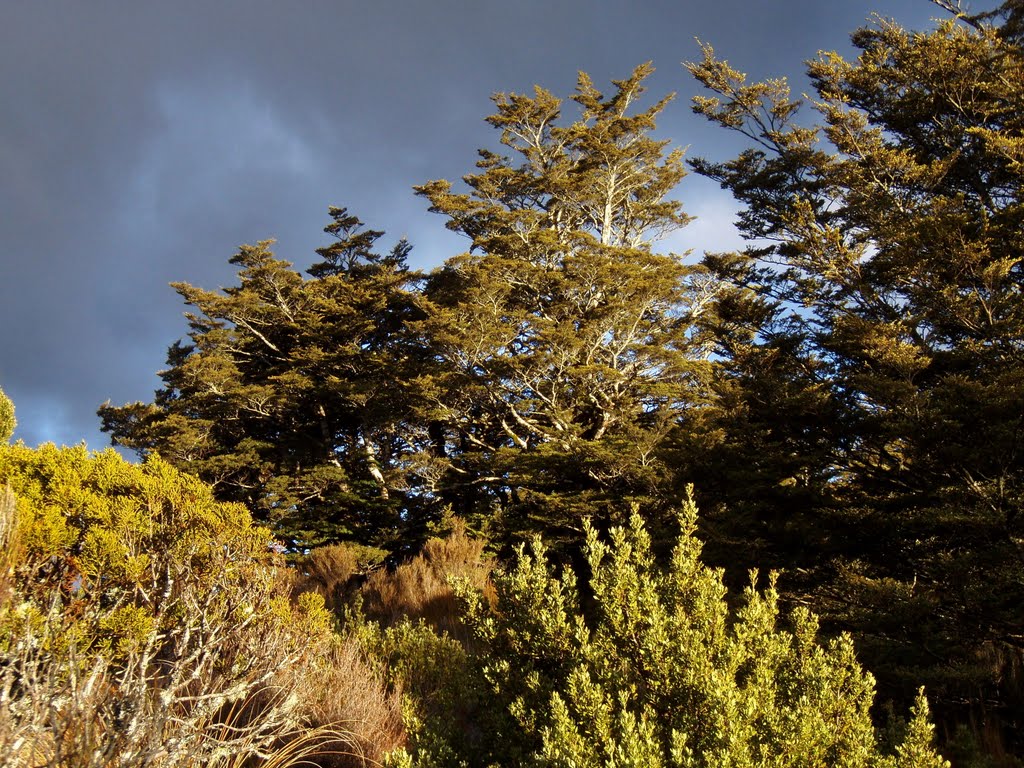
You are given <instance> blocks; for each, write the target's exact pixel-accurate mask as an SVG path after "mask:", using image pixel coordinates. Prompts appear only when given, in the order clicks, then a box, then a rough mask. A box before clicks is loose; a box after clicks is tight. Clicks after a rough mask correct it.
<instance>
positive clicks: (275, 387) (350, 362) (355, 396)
mask: <svg viewBox="0 0 1024 768" xmlns="http://www.w3.org/2000/svg"><path fill="white" fill-rule="evenodd" d="M331 216H332V219H333V221H332V223H331V224H330V225H328V226H327V228H326V231H327V232H328V233H329V234H330V235H331V236H332V237H333V238H335V242H334V243H332V244H331V245H329V246H326V247H324V248H321V249H320V250H319V251H318V253H319V254H320V256H321V257H322V259H323V260H322V261H321V262H319V263H317V264H315V265H314V266H313V267H311V268H310V270H309V273H310V274H311V275H312V277H311V278H304V277H303V276H302V275H301V274H300V273H298V272H296V271H295V270H293V269H291V266H290V264H289V263H288V262H285V261H281V260H279V259H276V258H274V256H273V254H272V253H271V251H270V243H269V242H263V243H259V244H257V245H255V246H244V247H243V248H242V249H241V250H240V251H239V252H238V254H236V255H235V256H234V257H233V258H232V259H231V263H232V264H235V265H236V266H237V267H238V268H239V274H238V277H239V285H237V286H234V287H231V288H228V289H226V290H225V291H223V292H215V291H207V290H203V289H200V288H196V287H194V286H192V285H189V284H187V283H177V284H175V286H174V287H175V288H176V289H177V291H178V292H179V293H180V294H181V295H182V297H183V298H184V299H185V301H186V302H187V303H188V304H189V305H190V306H191V307H193V308H195V311H194V312H193V313H191V314H189V315H188V317H189V322H190V325H191V332H190V334H189V337H190V342H189V343H187V344H185V343H181V342H178V343H176V344H174V345H173V346H172V347H171V349H170V352H169V354H168V368H167V370H166V371H164V372H163V373H162V374H161V376H162V378H163V380H164V387H163V388H162V389H161V390H159V391H158V392H157V393H156V397H155V400H154V402H153V403H149V404H144V403H135V404H129V405H125V406H122V407H112V406H110V405H105V406H103V407H102V408H101V409H100V415H101V416H102V418H103V429H104V430H105V431H108V432H110V433H111V435H112V437H113V440H114V442H115V444H118V445H123V446H126V447H129V448H132V449H135V450H136V451H138V452H139V453H140V454H141V455H143V456H145V455H149V454H150V453H153V452H158V453H160V455H161V456H163V457H164V458H165V459H166V460H167V461H169V462H171V463H172V464H174V465H175V466H177V467H179V468H182V469H187V470H188V471H189V472H192V473H194V474H196V475H198V476H199V477H201V478H203V479H204V480H206V481H207V482H209V483H211V484H212V485H213V486H214V488H215V490H216V494H217V497H218V498H220V499H223V500H230V501H240V502H243V503H245V504H246V506H247V507H248V508H249V509H250V510H251V511H252V512H253V514H254V515H256V517H257V518H258V519H260V520H261V521H263V522H267V523H270V524H271V525H272V526H273V528H274V530H275V534H276V535H278V536H279V537H280V538H283V539H286V540H288V541H289V542H290V543H292V544H293V545H295V546H300V545H301V546H311V545H316V544H320V543H324V542H331V541H338V540H342V539H346V540H353V541H357V542H361V543H364V544H377V545H384V546H395V545H396V543H397V540H398V538H399V536H400V534H401V532H402V530H403V528H405V527H408V526H404V525H403V520H405V521H406V523H411V524H414V526H413V527H415V525H418V524H420V521H419V515H418V514H417V511H416V509H415V508H413V507H414V504H415V502H414V500H413V497H412V495H411V494H410V488H411V487H412V486H413V485H415V483H416V480H415V478H414V477H410V476H409V463H410V456H411V455H413V454H415V453H417V452H418V451H419V446H418V437H417V434H416V428H415V427H407V422H408V420H409V419H410V418H411V415H412V413H413V411H414V405H415V393H414V391H413V389H412V386H411V380H412V378H413V376H414V374H413V372H412V371H411V370H410V365H411V364H412V362H413V359H414V358H416V357H417V356H418V354H417V352H416V349H415V348H414V345H413V340H412V339H411V337H410V335H409V333H408V332H407V330H406V324H407V322H408V321H409V320H411V319H415V318H416V317H417V316H418V311H417V309H416V307H415V302H414V299H413V295H412V293H411V292H410V289H411V287H412V286H414V285H415V284H416V283H417V281H418V279H419V277H418V276H417V274H416V273H414V272H410V271H409V270H408V269H407V266H406V261H405V260H406V256H407V255H408V252H409V246H408V245H407V244H406V243H405V242H404V241H403V242H400V243H399V244H398V245H396V246H395V248H394V249H392V251H391V252H390V253H388V254H386V255H380V254H377V253H375V252H374V251H373V250H372V247H373V244H374V242H375V241H376V240H377V239H378V238H379V237H380V236H381V235H382V233H381V232H377V231H374V230H364V229H362V223H361V222H360V221H359V219H358V218H356V217H355V216H352V215H350V214H349V213H348V212H347V211H346V210H345V209H343V208H332V209H331Z"/></svg>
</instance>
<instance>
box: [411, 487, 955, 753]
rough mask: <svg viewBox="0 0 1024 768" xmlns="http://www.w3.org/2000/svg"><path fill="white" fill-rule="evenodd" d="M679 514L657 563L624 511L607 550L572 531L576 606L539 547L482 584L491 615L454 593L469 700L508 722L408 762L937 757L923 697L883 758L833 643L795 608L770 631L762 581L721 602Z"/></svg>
mask: <svg viewBox="0 0 1024 768" xmlns="http://www.w3.org/2000/svg"><path fill="white" fill-rule="evenodd" d="M680 519H681V522H682V525H683V532H682V535H681V536H680V538H679V540H678V543H677V546H676V549H675V551H674V553H673V556H672V559H671V563H670V566H669V568H668V569H667V570H662V569H660V568H658V567H657V566H656V565H655V562H654V560H655V558H654V556H653V554H652V552H651V541H650V537H649V535H648V533H647V532H646V530H645V528H644V525H643V523H642V521H641V519H640V517H639V515H636V514H634V515H633V517H632V519H631V521H630V525H629V527H628V528H619V527H616V528H613V529H612V530H611V531H610V534H609V535H610V541H609V542H607V543H606V542H605V541H603V540H602V539H601V537H599V535H598V534H597V532H596V531H595V530H594V529H593V528H590V527H588V528H587V547H586V554H587V561H588V568H589V570H590V573H591V578H590V590H591V594H590V595H589V597H588V599H587V602H588V604H589V605H590V608H589V609H588V610H587V611H584V610H583V609H582V608H581V602H582V601H583V599H584V598H583V597H582V596H581V592H580V589H579V588H578V586H577V583H576V576H575V573H574V572H573V571H572V570H571V569H565V570H564V571H563V572H562V575H561V576H555V575H554V574H553V573H552V569H551V566H550V565H549V563H548V562H547V552H546V550H545V547H544V546H543V545H542V544H541V543H540V542H539V541H536V542H535V543H534V545H533V547H532V550H531V551H530V552H529V553H527V552H526V551H524V550H521V551H520V553H519V557H518V559H517V562H516V564H515V566H514V567H513V568H512V570H511V571H509V572H508V573H507V574H506V575H504V576H502V577H499V578H498V579H497V580H496V588H497V592H498V604H497V607H496V608H495V609H493V610H491V609H489V608H487V607H486V606H485V604H484V603H483V602H482V601H481V600H480V599H479V598H476V599H473V598H472V595H468V597H470V603H469V605H470V608H469V617H470V621H471V622H472V623H473V624H474V626H475V627H476V629H477V632H478V640H479V642H480V643H481V644H482V645H481V648H480V649H479V651H478V653H477V654H476V658H477V661H478V664H479V665H480V669H481V670H482V673H483V675H484V677H485V678H486V680H487V683H488V684H489V686H490V689H491V694H492V695H491V697H490V699H489V700H486V702H484V706H487V707H489V708H491V710H492V711H494V710H495V709H496V710H497V714H505V715H510V716H511V719H512V722H511V723H508V724H506V728H508V727H509V726H512V727H511V730H505V731H502V732H500V733H492V734H490V736H491V739H492V741H491V742H490V743H489V744H487V745H484V746H485V747H487V748H485V749H483V750H478V751H476V752H473V753H470V754H465V753H463V754H458V753H457V752H455V753H453V751H452V750H453V744H452V742H451V741H450V740H442V744H443V747H444V749H442V750H440V751H438V750H436V749H434V747H435V746H436V744H435V742H434V741H430V740H425V741H421V742H418V743H417V747H418V749H419V751H420V753H422V754H415V755H414V757H415V758H417V759H422V764H423V765H458V764H460V762H459V761H460V760H461V761H462V763H461V764H466V765H484V764H494V765H544V766H566V767H567V768H568V766H575V767H576V768H584V767H585V766H612V765H631V766H723V765H734V766H769V765H770V766H794V767H796V766H808V765H843V766H908V767H909V766H915V768H924V766H934V767H935V768H940V767H941V766H946V765H948V764H947V763H946V762H945V761H944V760H942V759H941V758H940V757H939V756H938V755H937V754H936V753H935V751H934V750H933V749H932V747H931V746H930V744H931V739H932V733H931V726H930V724H929V723H928V711H927V704H926V703H925V701H924V699H923V697H921V698H920V699H919V702H918V705H917V708H916V710H915V712H914V716H913V719H912V721H911V723H910V725H909V727H908V728H907V729H906V733H905V736H904V738H902V739H901V740H899V742H898V744H897V745H896V747H895V749H894V754H892V755H885V754H883V753H882V750H881V748H880V747H879V745H878V742H877V739H876V734H875V730H874V727H873V725H872V721H871V717H870V714H869V708H870V706H871V703H872V699H873V693H874V691H873V680H872V678H871V676H870V675H869V674H868V673H866V672H865V671H864V670H863V669H862V668H861V667H860V665H859V664H858V663H857V661H856V659H855V658H854V652H853V645H852V642H851V640H850V639H849V637H846V636H842V637H840V638H838V639H836V640H833V641H830V642H828V643H826V644H824V645H823V644H820V643H819V642H818V641H817V638H816V632H817V621H816V620H815V618H814V617H813V616H812V615H811V614H810V613H809V612H807V611H806V610H802V609H801V610H797V611H796V612H794V614H793V616H792V619H791V622H790V628H789V629H785V628H783V627H782V626H781V624H782V621H781V619H780V614H779V607H778V595H777V593H776V591H775V588H774V580H772V582H771V584H770V585H769V587H768V589H767V590H765V591H763V592H762V591H758V590H757V589H756V588H755V586H754V585H753V583H752V585H751V586H750V587H749V588H748V589H747V591H746V593H745V596H744V601H743V605H742V607H740V608H739V609H738V610H736V611H731V610H730V608H729V606H728V602H727V599H726V598H727V595H726V590H725V588H724V586H723V585H722V579H721V572H720V571H716V570H712V569H709V568H707V567H705V566H704V565H702V564H701V562H700V560H699V556H700V550H701V545H700V543H699V541H698V540H697V539H696V538H694V536H693V533H694V530H695V526H696V508H695V506H694V504H693V502H692V501H689V502H687V504H686V505H685V506H684V508H683V511H682V514H681V516H680ZM752 581H756V574H755V575H754V578H753V579H752ZM493 716H494V715H492V717H493ZM492 722H496V720H494V721H492ZM432 750H433V751H432Z"/></svg>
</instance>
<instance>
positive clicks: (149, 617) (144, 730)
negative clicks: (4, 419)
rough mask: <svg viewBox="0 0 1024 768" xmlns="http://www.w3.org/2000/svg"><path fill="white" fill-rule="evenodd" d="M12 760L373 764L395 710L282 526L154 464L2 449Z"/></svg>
mask: <svg viewBox="0 0 1024 768" xmlns="http://www.w3.org/2000/svg"><path fill="white" fill-rule="evenodd" d="M0 483H3V484H6V485H7V486H8V490H7V491H6V492H5V494H4V496H3V497H2V501H0V553H2V554H0V557H2V558H3V559H2V563H0V564H2V571H0V590H2V594H0V597H2V602H0V762H2V763H3V764H4V765H8V766H12V768H20V767H21V766H25V768H28V766H33V767H35V766H74V767H75V768H91V767H92V766H95V767H96V768H100V766H103V767H104V768H108V767H110V766H125V767H126V768H127V766H143V765H145V766H155V767H157V768H176V767H177V766H241V765H243V764H249V763H248V762H247V761H251V760H253V759H259V760H261V761H263V762H261V764H264V765H267V764H269V765H282V766H284V765H298V764H303V765H308V764H309V763H308V762H302V761H304V760H310V759H314V756H317V757H315V759H316V760H317V763H318V764H321V765H328V764H334V765H367V764H373V763H375V762H376V761H377V760H378V759H379V758H380V757H382V755H383V753H384V752H385V751H387V750H389V749H391V748H393V747H394V746H396V745H398V744H400V743H401V742H402V740H403V738H404V733H403V731H402V727H401V724H400V722H399V711H400V710H399V705H398V701H397V697H396V695H394V694H388V693H387V692H386V690H385V688H384V686H383V683H382V681H381V680H380V679H379V678H378V676H377V675H376V674H375V673H374V672H373V671H372V670H371V669H370V667H369V665H368V664H367V663H366V662H365V660H364V659H363V657H362V652H361V650H360V649H359V648H358V646H357V645H356V644H355V641H354V640H353V639H351V638H350V639H347V640H346V639H343V638H340V637H338V636H337V635H336V634H335V633H334V631H333V628H332V621H333V619H332V616H331V615H330V613H329V612H328V611H327V610H326V609H325V608H324V603H323V599H322V597H321V596H319V595H316V594H312V593H309V594H304V595H301V596H299V597H298V599H297V600H294V601H293V600H291V599H289V596H288V595H287V594H282V593H281V589H280V578H279V575H280V573H281V569H282V568H283V563H282V562H280V561H279V559H278V558H277V556H276V555H275V554H274V552H273V550H274V547H273V546H272V544H273V542H272V541H271V539H270V537H269V534H268V533H267V532H266V531H265V530H263V529H261V528H259V527H257V526H254V525H253V524H252V521H251V520H250V517H249V515H248V513H247V512H246V511H245V510H244V508H242V507H241V506H239V505H233V504H222V503H219V502H216V501H215V500H214V499H213V497H212V495H211V492H210V489H209V488H208V487H207V486H205V485H204V484H202V483H201V482H199V481H198V480H195V479H194V478H191V477H189V476H187V475H184V474H182V473H180V472H178V471H176V470H174V469H173V468H172V467H170V466H169V465H167V464H166V463H164V462H162V461H161V460H160V459H158V458H155V457H153V458H150V459H148V460H147V461H146V462H145V464H143V465H141V466H138V465H131V464H128V463H127V462H125V461H124V460H122V459H121V458H120V457H119V456H118V455H117V454H116V453H114V452H112V451H111V452H106V453H102V454H89V453H88V452H87V451H86V450H85V449H84V448H55V447H53V446H43V447H42V448H40V449H38V450H31V449H28V448H25V447H24V446H20V445H17V446H12V447H6V446H4V447H0Z"/></svg>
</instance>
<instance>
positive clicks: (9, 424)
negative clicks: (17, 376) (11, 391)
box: [0, 389, 18, 443]
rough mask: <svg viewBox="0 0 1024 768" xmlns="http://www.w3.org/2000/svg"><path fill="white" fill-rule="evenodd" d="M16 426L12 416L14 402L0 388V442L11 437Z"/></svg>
mask: <svg viewBox="0 0 1024 768" xmlns="http://www.w3.org/2000/svg"><path fill="white" fill-rule="evenodd" d="M16 426H18V422H17V421H16V420H15V418H14V403H12V402H11V398H9V397H8V396H7V395H6V393H5V392H4V391H3V390H2V389H0V443H6V442H8V441H9V440H10V439H11V435H13V434H14V428H15V427H16Z"/></svg>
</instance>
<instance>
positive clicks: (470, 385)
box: [417, 65, 704, 538]
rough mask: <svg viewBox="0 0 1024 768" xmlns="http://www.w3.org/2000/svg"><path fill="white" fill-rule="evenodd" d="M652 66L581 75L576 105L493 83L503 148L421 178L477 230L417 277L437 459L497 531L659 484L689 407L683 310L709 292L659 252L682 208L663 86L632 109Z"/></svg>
mask: <svg viewBox="0 0 1024 768" xmlns="http://www.w3.org/2000/svg"><path fill="white" fill-rule="evenodd" d="M651 71H652V68H651V67H650V65H643V66H640V67H638V68H637V69H636V70H635V71H634V72H633V74H632V75H631V76H630V77H629V78H628V79H626V80H622V81H616V82H615V83H614V86H615V89H614V92H613V93H612V94H611V95H610V96H606V95H604V94H602V93H601V92H599V91H598V90H597V89H596V88H595V87H594V85H593V83H592V82H591V80H590V78H589V77H587V76H586V75H585V74H582V73H581V74H580V76H579V82H578V85H577V90H576V94H575V95H574V96H573V97H572V98H573V101H575V102H576V103H577V105H578V106H579V108H580V114H579V116H578V117H577V119H575V121H573V122H571V123H569V124H568V125H563V124H561V117H562V102H561V100H560V99H558V98H556V97H555V96H554V95H552V94H551V93H550V92H548V91H546V90H544V89H542V88H539V87H538V88H536V89H535V91H534V94H533V95H523V94H498V95H497V96H495V99H494V101H495V104H496V106H497V112H496V113H495V114H493V115H492V116H490V117H489V118H488V122H489V123H490V124H491V125H492V126H494V127H495V128H497V129H498V130H500V131H501V143H502V144H503V145H504V147H505V148H507V149H508V150H509V151H510V155H509V156H505V155H500V154H497V153H495V152H491V151H489V150H481V151H480V160H479V161H478V162H477V167H478V169H479V170H478V171H477V172H476V173H472V174H469V175H467V176H465V177H464V178H463V181H464V182H465V184H466V186H467V187H468V190H469V191H468V192H456V191H453V187H452V185H451V184H450V183H449V182H447V181H433V182H430V183H428V184H425V185H423V186H421V187H418V188H417V190H418V192H419V193H420V194H421V195H423V196H424V197H426V198H427V199H428V200H429V201H430V203H431V210H432V211H434V212H437V213H440V214H442V215H444V216H445V217H446V218H447V219H448V221H447V226H448V228H449V229H452V230H454V231H456V232H459V233H461V234H463V235H465V236H466V237H467V238H468V239H469V240H470V243H471V245H470V250H469V252H468V253H465V254H462V255H461V256H457V257H455V258H452V259H450V260H449V261H448V262H446V264H445V265H444V266H443V267H442V268H441V269H439V270H437V271H436V272H435V273H433V274H432V275H431V277H430V279H429V281H428V283H427V286H426V291H425V293H426V297H427V298H428V299H429V305H428V307H429V309H428V314H427V318H426V320H425V321H424V323H423V326H422V327H423V330H424V332H425V333H426V334H427V336H428V337H429V339H430V341H431V344H432V349H433V353H434V354H435V355H436V356H437V358H438V360H439V361H441V363H442V366H443V369H444V371H445V372H444V374H443V375H442V376H440V377H439V378H437V379H435V380H434V381H433V387H434V388H433V400H434V403H435V409H434V414H435V438H436V444H435V449H434V450H435V455H436V456H437V457H438V459H439V460H441V461H443V462H444V464H445V465H446V468H447V477H446V479H445V481H444V482H445V483H446V488H447V492H448V495H449V498H450V499H451V500H453V501H456V502H457V503H458V505H459V509H460V511H461V512H462V513H463V514H467V515H472V514H474V513H479V512H481V511H484V512H489V511H490V510H491V508H492V506H495V505H497V506H499V507H500V509H501V511H502V513H503V516H502V524H503V525H504V526H506V529H507V530H512V531H516V530H519V531H521V530H524V529H525V530H529V529H543V530H545V531H547V532H548V534H549V535H552V536H555V537H557V536H559V535H562V534H568V535H571V536H573V537H574V538H575V537H578V535H579V532H580V530H581V527H580V526H581V519H582V516H583V515H584V514H586V513H595V514H601V515H605V516H607V515H608V514H610V512H609V511H608V510H609V509H610V507H608V506H606V503H605V502H606V500H607V499H608V498H609V497H610V496H614V497H617V498H621V497H622V496H627V497H639V496H645V495H650V494H652V493H654V491H655V489H656V488H657V486H658V483H659V480H660V477H661V475H662V474H663V470H662V468H661V466H660V456H659V452H660V447H661V444H662V443H663V440H664V437H665V435H666V434H667V432H668V431H669V430H670V428H671V427H672V425H673V424H674V423H675V422H676V421H678V419H679V418H680V417H681V414H682V413H683V411H684V410H685V409H686V408H687V407H688V406H689V405H691V404H692V403H694V402H695V399H696V396H695V395H694V394H693V390H694V389H695V386H696V383H697V381H698V380H699V379H700V377H701V375H702V365H701V363H700V362H699V361H698V360H697V359H696V357H697V356H695V354H694V352H693V350H694V347H695V341H694V339H693V338H692V335H691V328H692V326H691V319H692V317H693V315H695V314H696V313H697V312H699V310H700V308H701V306H702V300H703V299H704V294H703V293H702V291H701V289H700V286H699V285H696V281H694V280H693V279H692V278H693V273H692V270H691V269H690V268H687V267H686V266H684V265H683V263H682V262H681V259H680V257H679V256H677V255H673V254H661V253H658V252H656V251H655V250H654V245H655V243H656V241H657V240H658V239H659V238H661V237H662V236H664V235H666V234H668V233H670V232H672V231H673V230H675V229H677V228H679V227H682V226H683V225H685V224H686V222H687V221H688V219H689V217H688V216H686V215H685V214H684V213H683V212H682V210H681V206H680V204H679V203H678V202H676V201H673V200H671V199H669V197H668V195H669V194H670V192H671V191H672V189H673V188H674V187H675V185H676V184H677V183H678V182H679V180H680V179H681V178H682V177H683V175H684V169H683V165H682V156H681V152H680V151H679V150H674V151H671V152H667V151H666V144H667V142H664V141H657V140H655V139H653V138H652V137H651V136H650V133H651V131H653V129H654V127H655V118H656V116H657V115H658V114H659V113H660V112H661V110H662V109H663V108H664V107H665V105H666V104H667V103H668V101H669V99H670V98H671V97H667V98H665V99H662V100H661V101H658V102H657V103H655V104H653V105H652V106H650V107H648V108H647V109H644V110H642V111H636V110H635V104H636V102H637V100H638V98H639V97H640V96H641V94H642V93H643V91H644V88H643V85H642V83H643V81H644V79H645V78H646V77H647V76H648V75H649V74H650V73H651Z"/></svg>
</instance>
